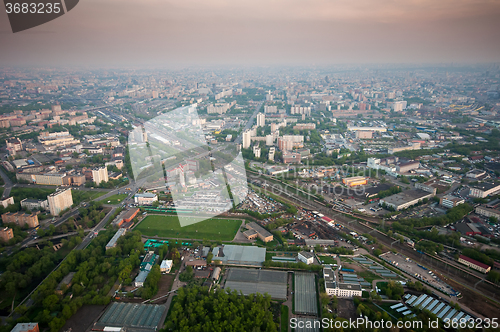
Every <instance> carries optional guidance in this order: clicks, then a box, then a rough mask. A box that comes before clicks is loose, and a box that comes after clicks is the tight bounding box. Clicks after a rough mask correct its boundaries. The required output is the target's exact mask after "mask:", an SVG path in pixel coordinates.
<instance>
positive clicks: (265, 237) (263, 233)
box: [245, 221, 274, 242]
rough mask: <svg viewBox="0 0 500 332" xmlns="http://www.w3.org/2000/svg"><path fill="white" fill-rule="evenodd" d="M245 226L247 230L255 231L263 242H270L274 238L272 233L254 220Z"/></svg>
mask: <svg viewBox="0 0 500 332" xmlns="http://www.w3.org/2000/svg"><path fill="white" fill-rule="evenodd" d="M245 227H246V228H247V229H249V230H254V231H255V232H256V233H257V236H258V237H259V239H261V240H262V241H263V242H270V241H272V240H273V239H274V236H273V234H271V233H270V232H269V231H268V230H267V229H265V228H264V227H262V226H260V225H259V224H257V223H256V222H255V221H252V222H251V223H248V224H246V225H245Z"/></svg>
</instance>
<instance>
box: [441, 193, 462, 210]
mask: <svg viewBox="0 0 500 332" xmlns="http://www.w3.org/2000/svg"><path fill="white" fill-rule="evenodd" d="M463 203H465V200H463V199H462V198H460V197H456V196H452V195H446V196H443V197H441V199H440V200H439V204H440V205H442V206H444V207H447V208H450V209H451V208H452V207H455V206H457V205H460V204H463Z"/></svg>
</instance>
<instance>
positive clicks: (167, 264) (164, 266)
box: [160, 259, 173, 273]
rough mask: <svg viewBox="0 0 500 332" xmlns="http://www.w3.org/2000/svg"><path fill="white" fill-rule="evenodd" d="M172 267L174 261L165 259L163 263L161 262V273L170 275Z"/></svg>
mask: <svg viewBox="0 0 500 332" xmlns="http://www.w3.org/2000/svg"><path fill="white" fill-rule="evenodd" d="M172 266H173V261H172V260H170V259H168V260H167V259H165V260H163V261H161V264H160V271H161V272H162V273H170V270H172Z"/></svg>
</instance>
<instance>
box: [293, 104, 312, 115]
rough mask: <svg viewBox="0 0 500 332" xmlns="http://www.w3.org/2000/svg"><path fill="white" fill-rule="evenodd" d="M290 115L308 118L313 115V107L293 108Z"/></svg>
mask: <svg viewBox="0 0 500 332" xmlns="http://www.w3.org/2000/svg"><path fill="white" fill-rule="evenodd" d="M290 114H292V115H293V114H305V115H307V116H310V115H311V107H310V106H292V107H291V108H290Z"/></svg>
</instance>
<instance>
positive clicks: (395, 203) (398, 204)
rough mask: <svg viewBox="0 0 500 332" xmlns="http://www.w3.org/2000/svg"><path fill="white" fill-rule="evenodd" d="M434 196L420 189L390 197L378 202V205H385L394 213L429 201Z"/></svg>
mask: <svg viewBox="0 0 500 332" xmlns="http://www.w3.org/2000/svg"><path fill="white" fill-rule="evenodd" d="M434 190H435V188H434ZM434 195H435V194H434V193H430V192H427V191H423V190H421V189H414V190H407V191H403V192H400V193H399V194H395V195H391V196H388V197H385V198H382V199H381V200H380V203H379V204H380V205H384V204H385V205H386V206H388V207H391V208H393V209H394V210H396V211H399V210H403V209H406V208H408V207H410V206H413V205H416V204H418V203H419V202H421V201H422V200H424V199H426V198H427V199H429V198H431V197H433V196H434Z"/></svg>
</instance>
